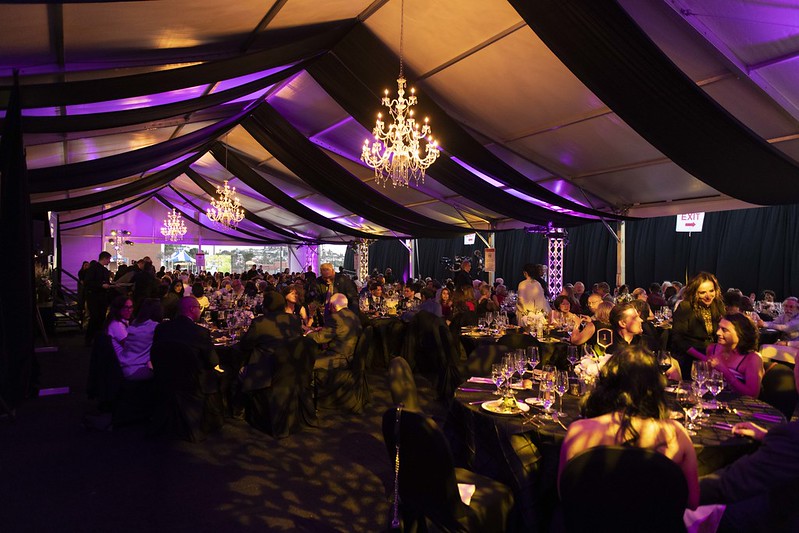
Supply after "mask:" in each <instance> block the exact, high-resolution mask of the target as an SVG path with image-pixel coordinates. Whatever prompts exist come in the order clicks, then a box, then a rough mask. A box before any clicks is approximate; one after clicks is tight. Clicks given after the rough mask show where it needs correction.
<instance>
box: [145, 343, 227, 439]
mask: <svg viewBox="0 0 799 533" xmlns="http://www.w3.org/2000/svg"><path fill="white" fill-rule="evenodd" d="M150 360H151V361H152V363H153V379H154V380H155V389H156V407H155V411H154V412H153V418H152V423H151V428H150V429H151V432H152V433H153V434H157V435H162V434H163V435H170V436H174V437H178V438H182V439H185V440H188V441H191V442H198V441H201V440H204V439H205V437H206V436H208V434H209V433H212V432H214V431H217V430H219V429H220V428H221V427H222V424H223V422H224V420H223V416H222V398H221V394H220V393H219V392H218V390H216V391H215V390H214V383H215V382H217V381H218V378H217V377H216V376H215V375H214V374H211V373H212V372H215V371H214V370H213V369H206V368H203V367H202V364H201V359H200V357H199V355H198V354H197V353H195V351H194V350H193V349H192V347H191V346H189V345H187V344H183V343H180V342H175V341H161V342H157V343H153V347H152V349H151V351H150ZM217 389H218V385H217Z"/></svg>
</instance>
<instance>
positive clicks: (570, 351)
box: [566, 346, 580, 370]
mask: <svg viewBox="0 0 799 533" xmlns="http://www.w3.org/2000/svg"><path fill="white" fill-rule="evenodd" d="M566 360H567V361H568V362H569V365H571V368H572V370H574V365H576V364H577V361H579V360H580V357H579V350H578V349H577V346H569V347H568V348H567V349H566Z"/></svg>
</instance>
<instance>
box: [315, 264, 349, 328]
mask: <svg viewBox="0 0 799 533" xmlns="http://www.w3.org/2000/svg"><path fill="white" fill-rule="evenodd" d="M319 273H320V276H319V279H318V280H317V285H318V293H317V294H318V299H319V301H320V303H322V304H323V305H324V306H325V321H327V320H328V317H329V315H330V313H331V312H333V311H332V309H331V307H332V306H331V305H330V299H331V298H332V297H333V296H334V295H335V294H336V293H340V294H343V295H344V296H345V297H346V299H347V301H348V302H349V306H350V309H351V310H352V311H353V312H355V313H357V312H358V289H357V288H356V287H355V283H353V281H352V280H351V279H350V277H349V276H347V275H346V274H340V273H339V274H336V271H335V270H334V269H333V265H332V264H331V263H322V264H321V265H320V266H319Z"/></svg>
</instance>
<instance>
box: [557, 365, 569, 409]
mask: <svg viewBox="0 0 799 533" xmlns="http://www.w3.org/2000/svg"><path fill="white" fill-rule="evenodd" d="M568 390H569V373H568V372H566V371H563V372H558V373H557V374H556V375H555V392H556V393H557V394H558V404H559V406H558V416H566V413H564V412H563V395H564V394H566V392H568Z"/></svg>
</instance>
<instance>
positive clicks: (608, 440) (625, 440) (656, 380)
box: [558, 304, 699, 529]
mask: <svg viewBox="0 0 799 533" xmlns="http://www.w3.org/2000/svg"><path fill="white" fill-rule="evenodd" d="M624 305H627V304H624ZM629 309H632V308H629ZM664 388H665V379H664V378H663V376H661V374H660V371H659V370H658V366H657V363H656V362H655V359H654V358H653V357H652V356H651V354H648V353H646V351H645V350H644V349H643V348H641V347H637V346H625V347H623V348H621V349H620V350H619V351H617V352H616V353H615V354H614V355H613V357H611V358H610V359H609V360H608V362H607V363H605V365H604V366H603V367H602V369H601V370H600V372H599V379H598V381H597V385H596V388H595V389H594V391H593V392H591V394H590V395H589V396H588V398H587V399H586V401H585V404H584V406H583V415H584V416H585V417H586V418H584V419H582V420H575V421H574V422H572V423H571V424H570V425H569V429H568V432H567V433H566V438H565V439H564V440H563V445H562V446H561V451H560V466H559V469H558V478H560V476H561V474H562V473H563V469H564V468H565V466H566V463H568V461H569V460H570V459H571V458H573V457H574V456H576V455H577V454H579V453H580V452H583V451H585V450H588V449H591V448H595V447H597V446H630V447H633V446H634V447H637V448H648V449H651V450H655V451H656V452H659V453H662V454H663V455H665V456H666V457H668V458H669V459H671V460H672V461H674V462H675V463H676V464H677V466H679V467H680V469H681V470H682V472H683V475H684V476H685V481H686V483H687V484H688V501H687V502H686V504H687V507H688V508H690V509H695V508H696V506H697V505H698V503H699V479H698V474H697V471H698V470H697V460H696V452H695V451H694V445H693V443H692V442H691V437H689V436H688V432H687V431H686V430H685V428H684V427H683V426H682V424H680V423H679V422H678V421H676V420H671V418H670V417H669V415H670V411H669V409H668V407H667V405H666V393H665V390H664ZM644 529H646V528H644Z"/></svg>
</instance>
